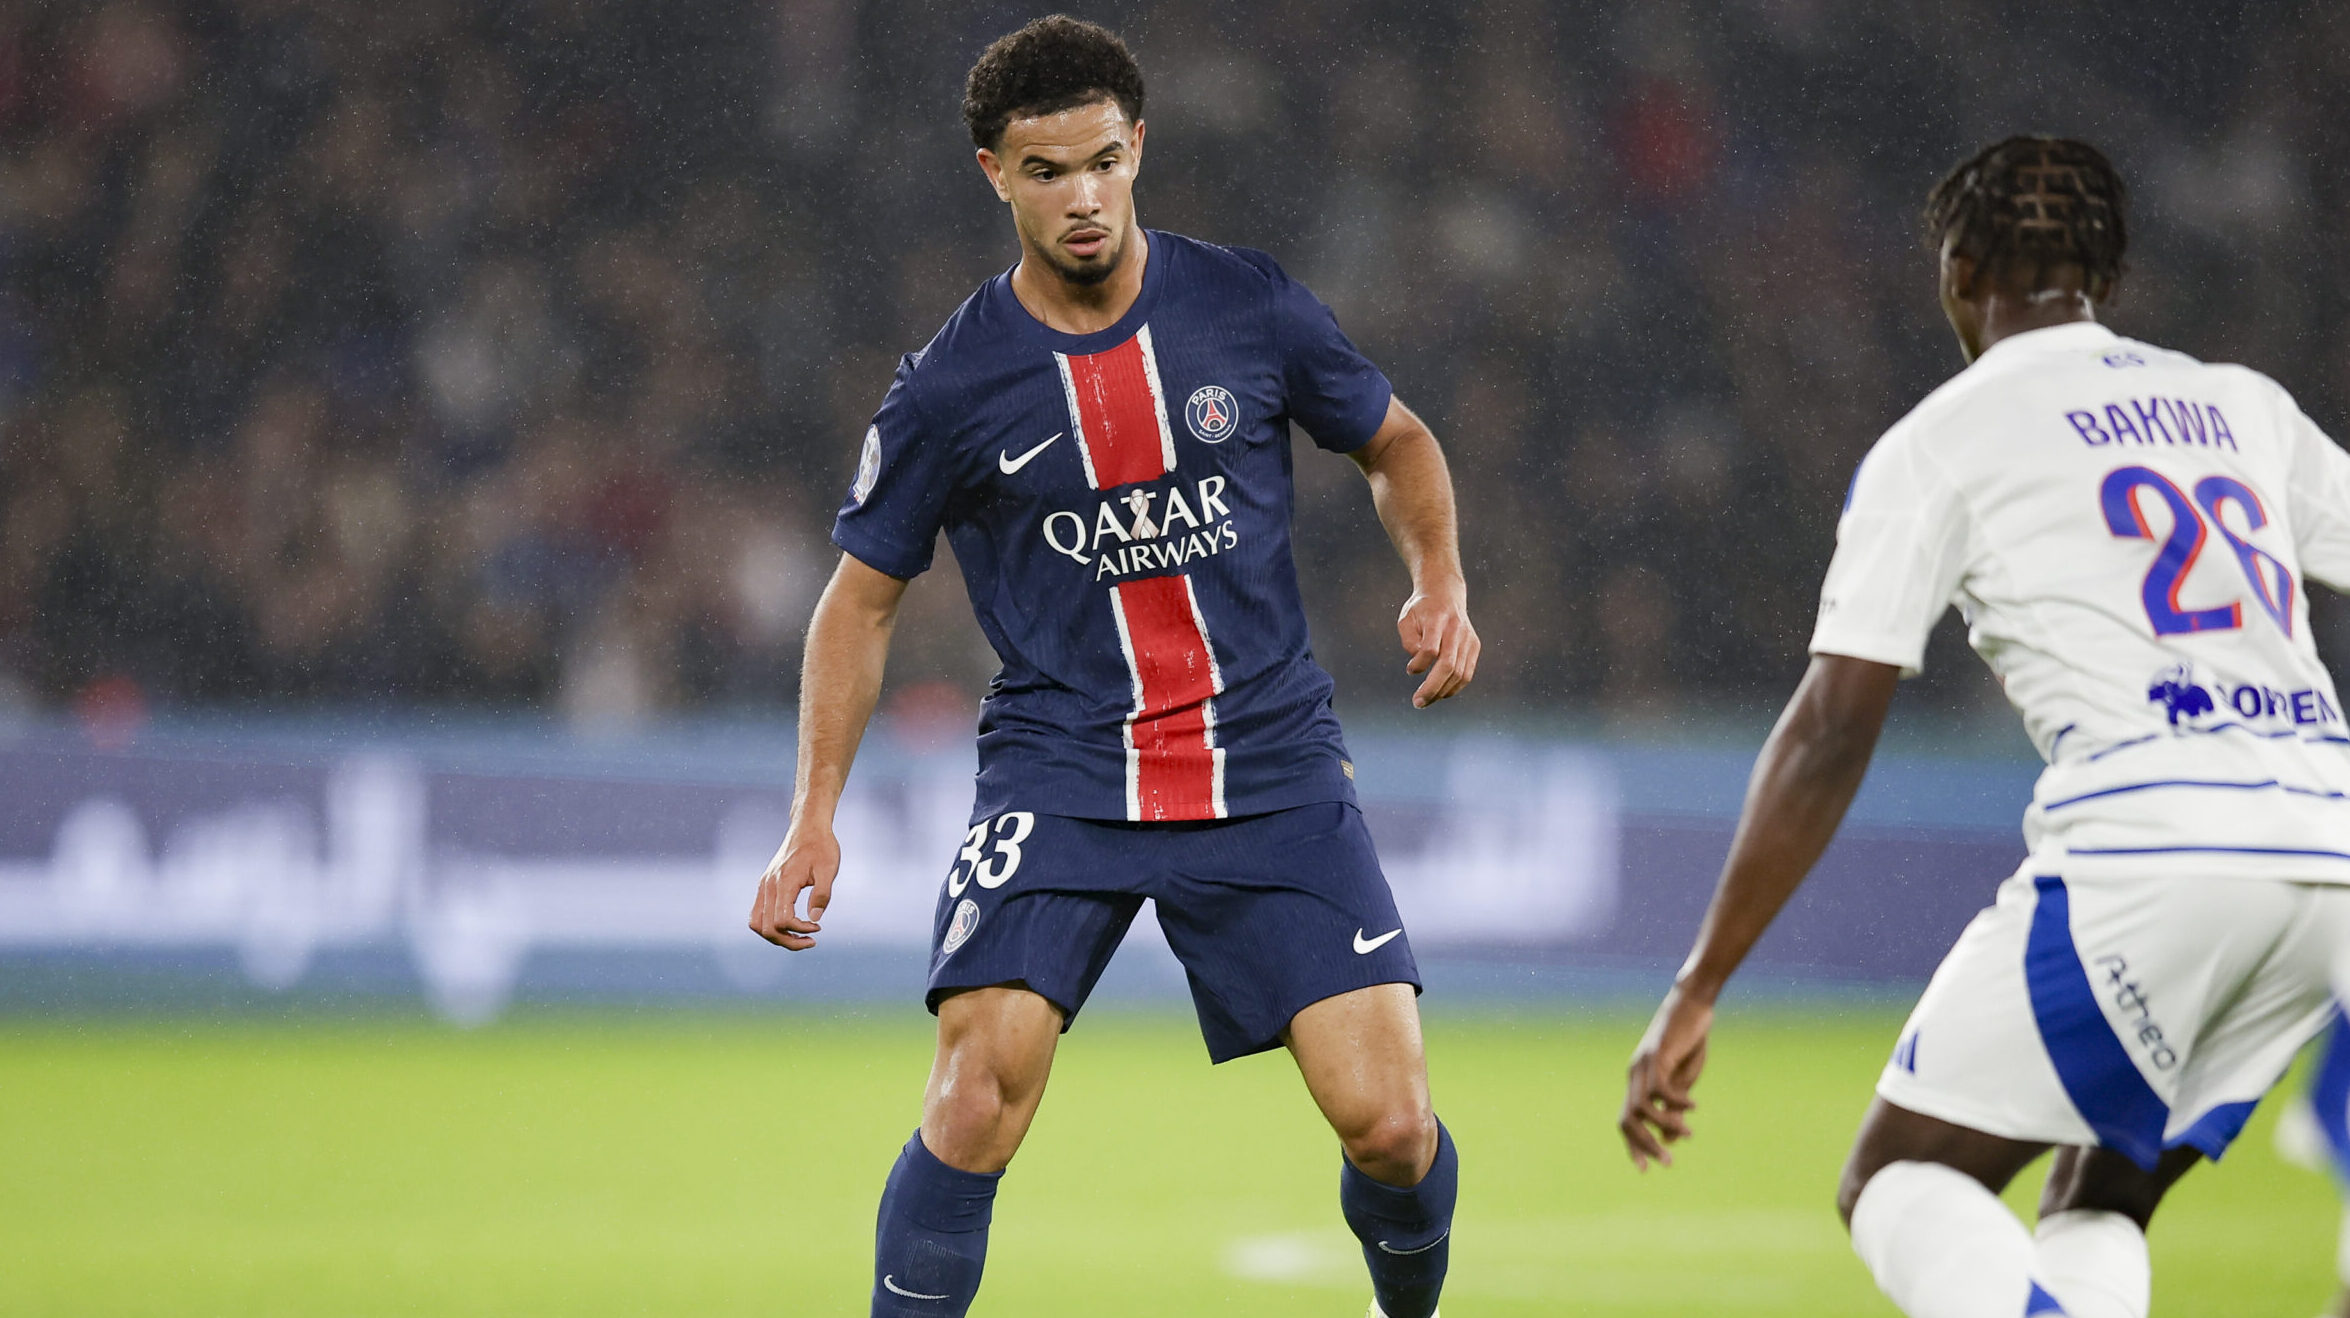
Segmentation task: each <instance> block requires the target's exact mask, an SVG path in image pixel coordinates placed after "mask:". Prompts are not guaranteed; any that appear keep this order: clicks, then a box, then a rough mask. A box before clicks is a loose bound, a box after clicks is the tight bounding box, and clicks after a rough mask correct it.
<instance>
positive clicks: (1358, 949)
mask: <svg viewBox="0 0 2350 1318" xmlns="http://www.w3.org/2000/svg"><path fill="white" fill-rule="evenodd" d="M1402 932H1403V930H1401V929H1390V930H1388V931H1387V932H1386V933H1383V934H1381V935H1379V936H1378V937H1377V938H1365V937H1363V931H1362V930H1360V929H1357V930H1355V955H1356V956H1369V955H1370V954H1372V953H1373V952H1376V951H1378V950H1379V949H1380V948H1382V947H1385V946H1387V941H1388V940H1389V939H1391V938H1393V937H1395V936H1396V935H1397V934H1400V933H1402Z"/></svg>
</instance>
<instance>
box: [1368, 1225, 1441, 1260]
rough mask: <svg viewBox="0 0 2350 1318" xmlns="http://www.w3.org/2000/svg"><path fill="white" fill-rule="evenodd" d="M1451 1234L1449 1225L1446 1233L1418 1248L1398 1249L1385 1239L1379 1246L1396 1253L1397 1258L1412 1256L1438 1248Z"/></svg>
mask: <svg viewBox="0 0 2350 1318" xmlns="http://www.w3.org/2000/svg"><path fill="white" fill-rule="evenodd" d="M1451 1235H1452V1229H1451V1228H1449V1227H1447V1228H1446V1229H1445V1232H1444V1235H1441V1236H1438V1237H1437V1238H1436V1239H1434V1240H1431V1241H1429V1242H1428V1243H1427V1244H1425V1245H1422V1246H1420V1247H1419V1248H1418V1249H1397V1248H1396V1247H1395V1246H1393V1245H1390V1244H1388V1243H1387V1242H1386V1241H1384V1240H1382V1241H1380V1242H1379V1248H1381V1249H1383V1250H1385V1251H1386V1252H1388V1253H1390V1254H1393V1255H1395V1256H1396V1257H1397V1258H1410V1257H1411V1256H1412V1255H1414V1254H1425V1253H1427V1252H1428V1251H1429V1250H1432V1249H1434V1248H1436V1247H1437V1246H1438V1245H1441V1244H1443V1243H1444V1242H1445V1240H1446V1238H1447V1237H1449V1236H1451Z"/></svg>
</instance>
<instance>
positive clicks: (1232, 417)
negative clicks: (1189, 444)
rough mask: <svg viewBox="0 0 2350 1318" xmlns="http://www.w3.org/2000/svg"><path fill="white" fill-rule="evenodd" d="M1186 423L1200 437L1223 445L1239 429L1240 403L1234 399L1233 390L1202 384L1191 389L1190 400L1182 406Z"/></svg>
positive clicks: (1218, 385)
mask: <svg viewBox="0 0 2350 1318" xmlns="http://www.w3.org/2000/svg"><path fill="white" fill-rule="evenodd" d="M1183 424H1185V425H1187V426H1190V427H1191V433H1192V434H1194V435H1197V436H1199V437H1200V439H1201V440H1203V441H1205V442H1207V443H1210V444H1221V443H1223V442H1224V441H1225V440H1227V439H1230V438H1232V432H1233V431H1235V430H1238V429H1239V428H1240V405H1239V404H1238V403H1235V402H1234V401H1233V400H1232V391H1231V390H1230V389H1227V388H1225V387H1224V386H1222V385H1220V384H1203V385H1201V386H1200V387H1199V388H1197V389H1194V390H1192V393H1191V401H1190V402H1188V403H1185V404H1184V405H1183Z"/></svg>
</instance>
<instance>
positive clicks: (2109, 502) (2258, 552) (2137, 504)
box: [2098, 466, 2293, 636]
mask: <svg viewBox="0 0 2350 1318" xmlns="http://www.w3.org/2000/svg"><path fill="white" fill-rule="evenodd" d="M2149 496H2150V497H2152V498H2155V499H2159V500H2160V501H2161V502H2162V503H2164V504H2166V505H2168V507H2169V509H2170V533H2169V534H2168V535H2166V536H2163V537H2162V538H2161V539H2162V548H2161V550H2160V551H2159V552H2158V553H2156V554H2155V556H2154V563H2153V565H2152V566H2151V567H2149V568H2147V569H2146V580H2145V582H2144V583H2143V584H2142V585H2141V586H2140V587H2139V589H2138V594H2139V598H2141V599H2142V600H2143V601H2144V602H2145V605H2146V620H2147V621H2148V622H2149V623H2151V624H2153V626H2154V634H2155V635H2156V636H2177V635H2180V634H2182V633H2185V632H2218V631H2234V630H2236V629H2237V628H2240V627H2242V626H2243V625H2244V605H2243V602H2242V600H2241V599H2238V600H2237V601H2235V602H2232V603H2228V604H2222V605H2217V606H2214V607H2212V608H2207V609H2185V608H2181V607H2179V588H2180V586H2181V585H2182V584H2183V583H2184V582H2185V581H2186V579H2187V574H2188V573H2190V572H2193V571H2194V570H2195V563H2196V561H2197V560H2198V559H2200V558H2201V557H2202V556H2203V550H2204V547H2205V545H2206V544H2207V543H2208V542H2209V541H2210V539H2211V532H2212V531H2213V530H2214V529H2216V530H2217V531H2218V532H2219V534H2220V537H2221V538H2222V539H2224V540H2226V541H2227V542H2228V548H2230V549H2232V550H2234V551H2235V554H2236V562H2237V564H2238V565H2239V566H2241V567H2242V568H2243V569H2244V580H2245V581H2246V582H2247V583H2248V584H2249V585H2250V586H2251V587H2252V594H2253V597H2254V598H2255V599H2256V600H2258V601H2259V603H2260V607H2261V609H2262V611H2263V612H2265V613H2267V614H2268V616H2269V617H2270V618H2271V619H2273V620H2274V621H2275V622H2276V624H2277V626H2278V627H2280V628H2282V629H2283V630H2284V633H2285V634H2286V635H2287V636H2291V635H2292V634H2293V574H2292V572H2291V571H2290V570H2289V569H2287V568H2286V566H2285V565H2284V563H2283V562H2281V561H2279V560H2278V558H2277V557H2276V555H2274V554H2271V553H2269V552H2268V551H2267V550H2264V549H2261V548H2260V547H2258V546H2257V545H2254V544H2252V543H2251V542H2250V541H2248V540H2246V539H2245V538H2244V536H2246V535H2250V534H2251V533H2253V532H2255V531H2258V530H2260V529H2261V528H2262V527H2264V526H2267V525H2268V510H2267V509H2266V508H2265V507H2263V506H2262V505H2261V502H2260V496H2259V495H2258V494H2256V493H2254V492H2253V490H2252V487H2251V486H2249V485H2246V484H2244V483H2243V482H2242V481H2239V480H2236V479H2235V478H2234V477H2231V476H2206V477H2204V478H2203V479H2202V480H2199V481H2197V482H2195V490H2194V497H2193V498H2192V499H2190V498H2189V497H2188V495H2187V493H2186V492H2185V491H2182V490H2181V489H2179V487H2178V486H2177V485H2174V484H2172V483H2171V481H2170V479H2169V478H2168V477H2166V476H2164V475H2163V474H2162V473H2161V472H2158V471H2155V470H2154V469H2152V468H2151V467H2134V466H2133V467H2120V468H2116V469H2115V470H2114V471H2112V472H2110V473H2108V474H2107V475H2106V477H2105V483H2104V485H2103V486H2102V487H2101V488H2100V489H2099V490H2098V502H2099V503H2100V504H2101V505H2102V506H2103V508H2104V511H2105V525H2106V529H2108V530H2110V531H2112V532H2113V533H2114V534H2115V535H2117V536H2120V537H2122V538H2124V539H2131V540H2153V539H2155V538H2156V537H2155V534H2154V526H2153V524H2152V523H2150V522H2148V521H2147V519H2146V507H2145V504H2144V503H2143V502H2142V500H2143V499H2144V498H2146V497H2149ZM2231 504H2232V505H2234V506H2235V508H2236V510H2237V511H2238V512H2239V513H2240V514H2241V515H2242V517H2243V519H2244V534H2243V535H2239V534H2237V533H2236V531H2235V529H2234V528H2232V527H2230V526H2229V525H2228V519H2227V510H2228V507H2229V505H2231Z"/></svg>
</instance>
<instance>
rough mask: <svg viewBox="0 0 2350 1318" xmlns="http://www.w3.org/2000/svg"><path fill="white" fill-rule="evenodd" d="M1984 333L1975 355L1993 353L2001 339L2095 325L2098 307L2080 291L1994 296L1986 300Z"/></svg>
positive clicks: (1984, 305)
mask: <svg viewBox="0 0 2350 1318" xmlns="http://www.w3.org/2000/svg"><path fill="white" fill-rule="evenodd" d="M1982 316H1983V320H1982V325H1983V331H1982V338H1981V342H1980V343H1978V344H1977V345H1976V348H1975V356H1977V357H1980V356H1982V355H1983V354H1984V353H1986V352H1989V351H1990V350H1991V345H1992V344H1994V343H1997V342H1999V341H2000V340H2001V339H2012V338H2014V337H2015V336H2016V335H2018V334H2028V333H2030V332H2031V331H2033V330H2037V329H2048V328H2050V327H2051V326H2055V325H2073V324H2079V323H2082V322H2088V323H2090V324H2095V323H2096V320H2097V305H2096V304H2095V303H2093V302H2091V301H2090V300H2089V295H2088V294H2086V293H2083V292H2081V291H2079V290H2078V289H2048V290H2045V291H2043V292H2040V293H2034V294H2030V295H2028V296H2026V295H2022V294H2013V293H1994V294H1992V295H1991V296H1990V297H1988V298H1985V299H1984V300H1983V312H1982Z"/></svg>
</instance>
